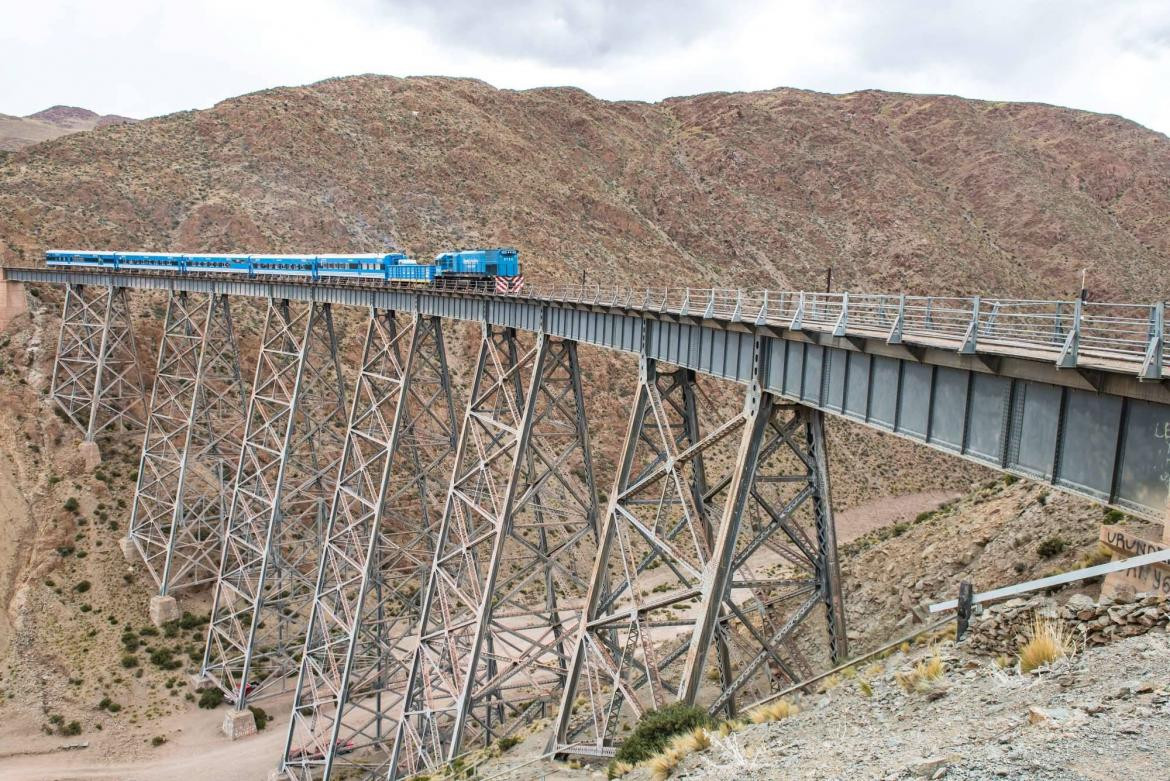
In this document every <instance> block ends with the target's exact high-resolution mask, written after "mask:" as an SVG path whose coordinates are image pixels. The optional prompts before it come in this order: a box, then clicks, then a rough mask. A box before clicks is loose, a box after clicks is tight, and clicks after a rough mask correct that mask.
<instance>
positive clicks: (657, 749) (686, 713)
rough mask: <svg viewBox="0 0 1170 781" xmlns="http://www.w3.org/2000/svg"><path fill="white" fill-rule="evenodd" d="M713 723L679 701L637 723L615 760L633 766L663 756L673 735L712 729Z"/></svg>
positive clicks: (697, 710)
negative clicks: (696, 729) (694, 730)
mask: <svg viewBox="0 0 1170 781" xmlns="http://www.w3.org/2000/svg"><path fill="white" fill-rule="evenodd" d="M713 724H714V723H713V722H712V720H711V717H710V716H708V715H707V712H706V711H705V710H703V709H702V708H696V707H695V706H693V705H686V704H684V703H681V702H676V703H674V704H673V705H667V706H666V707H665V708H662V709H660V710H654V711H650V712H649V713H647V714H646V715H645V716H643V717H642V718H641V719H640V720H639V721H638V724H637V726H635V727H634V731H633V732H632V733H631V734H630V736H629V737H628V738H626V740H625V742H624V743H622V745H621V748H619V749H618V752H617V754H616V755H615V756H614V761H615V762H626V763H628V764H631V765H635V764H637V763H639V762H642V761H644V760H647V759H649V758H650V757H652V756H654V755H655V754H660V753H662V750H663V749H665V748H666V744H667V743H669V742H670V739H671V738H673V737H674V736H675V735H680V734H682V733H684V732H690V731H691V730H693V729H695V728H696V727H711V726H713Z"/></svg>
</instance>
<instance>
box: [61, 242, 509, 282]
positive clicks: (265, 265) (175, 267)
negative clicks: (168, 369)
mask: <svg viewBox="0 0 1170 781" xmlns="http://www.w3.org/2000/svg"><path fill="white" fill-rule="evenodd" d="M45 265H47V266H50V267H67V268H74V269H76V268H103V269H114V270H117V271H165V272H172V273H179V274H187V273H199V274H221V273H222V274H246V275H248V276H249V277H259V276H282V277H308V278H310V279H323V278H340V279H369V280H380V281H384V282H402V283H417V284H427V285H434V286H438V285H441V286H445V287H447V286H450V287H471V288H477V289H490V288H494V289H496V290H498V291H500V292H518V291H519V290H520V289H522V287H523V284H524V276H523V275H522V274H521V273H520V253H519V252H517V251H516V250H514V249H512V248H510V247H497V248H495V249H475V250H459V251H457V252H441V253H439V254H438V255H436V256H435V260H434V262H433V263H419V262H418V261H416V260H413V259H411V258H408V257H407V256H406V255H403V254H401V253H397V252H395V253H389V254H386V255H377V254H358V255H245V254H176V253H170V252H104V251H83V250H49V251H48V252H46V253H45Z"/></svg>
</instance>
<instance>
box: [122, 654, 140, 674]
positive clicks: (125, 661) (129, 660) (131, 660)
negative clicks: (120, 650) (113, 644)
mask: <svg viewBox="0 0 1170 781" xmlns="http://www.w3.org/2000/svg"><path fill="white" fill-rule="evenodd" d="M122 666H123V667H125V668H126V669H127V670H129V669H130V668H132V667H137V666H138V657H137V656H135V655H134V654H123V655H122Z"/></svg>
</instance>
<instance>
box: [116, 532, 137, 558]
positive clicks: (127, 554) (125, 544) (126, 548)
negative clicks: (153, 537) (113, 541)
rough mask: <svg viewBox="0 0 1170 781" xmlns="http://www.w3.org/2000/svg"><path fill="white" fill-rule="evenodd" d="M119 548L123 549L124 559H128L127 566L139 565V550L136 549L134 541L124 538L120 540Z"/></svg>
mask: <svg viewBox="0 0 1170 781" xmlns="http://www.w3.org/2000/svg"><path fill="white" fill-rule="evenodd" d="M118 547H119V548H121V549H122V558H124V559H126V563H127V564H137V563H138V548H135V547H134V540H132V539H130V538H129V537H123V538H122V539H120V540H118Z"/></svg>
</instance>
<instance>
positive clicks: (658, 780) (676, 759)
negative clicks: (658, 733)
mask: <svg viewBox="0 0 1170 781" xmlns="http://www.w3.org/2000/svg"><path fill="white" fill-rule="evenodd" d="M682 758H683V755H682V754H681V753H679V752H678V751H676V750H675V749H673V748H668V749H666V751H663V752H662V753H661V754H655V755H654V756H652V757H651V758H650V759H649V761H647V762H646V767H648V768H650V777H651V778H653V779H654V781H666V779H668V778H670V777H671V776H672V775H673V774H674V771H675V770H676V769H677V768H678V765H679V763H680V762H682Z"/></svg>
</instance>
